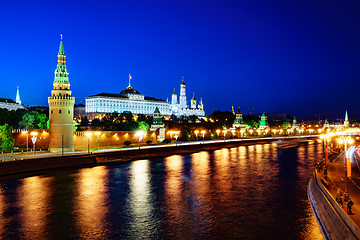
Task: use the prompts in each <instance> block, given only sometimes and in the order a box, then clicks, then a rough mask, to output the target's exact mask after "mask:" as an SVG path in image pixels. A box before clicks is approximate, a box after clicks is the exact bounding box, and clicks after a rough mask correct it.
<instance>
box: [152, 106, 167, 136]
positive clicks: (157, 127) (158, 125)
mask: <svg viewBox="0 0 360 240" xmlns="http://www.w3.org/2000/svg"><path fill="white" fill-rule="evenodd" d="M150 131H154V132H155V139H154V140H155V141H156V140H157V137H156V135H158V136H159V137H158V139H159V141H162V140H164V139H165V127H164V124H163V121H162V119H161V114H160V111H159V108H158V107H156V108H155V111H154V113H153V122H152V124H151V128H150Z"/></svg>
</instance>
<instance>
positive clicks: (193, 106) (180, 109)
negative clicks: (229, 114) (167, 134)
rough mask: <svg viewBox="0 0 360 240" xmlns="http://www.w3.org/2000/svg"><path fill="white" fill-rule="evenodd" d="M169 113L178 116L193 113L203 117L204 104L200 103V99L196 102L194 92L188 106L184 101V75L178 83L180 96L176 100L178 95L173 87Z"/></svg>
mask: <svg viewBox="0 0 360 240" xmlns="http://www.w3.org/2000/svg"><path fill="white" fill-rule="evenodd" d="M170 111H171V115H175V116H177V117H179V116H192V115H195V116H197V117H200V118H203V117H205V111H204V105H203V103H202V99H200V102H199V103H197V100H196V98H195V94H194V95H193V98H192V99H191V100H190V107H189V105H188V103H187V101H186V85H185V83H184V77H183V78H182V82H181V84H180V97H179V102H178V97H177V94H176V92H175V89H174V93H173V94H172V97H171V104H170Z"/></svg>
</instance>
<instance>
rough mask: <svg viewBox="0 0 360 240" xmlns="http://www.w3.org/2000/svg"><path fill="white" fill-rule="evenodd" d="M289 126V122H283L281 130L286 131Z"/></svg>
mask: <svg viewBox="0 0 360 240" xmlns="http://www.w3.org/2000/svg"><path fill="white" fill-rule="evenodd" d="M290 126H291V124H290V123H289V122H286V121H285V122H283V129H288V128H289V127H290Z"/></svg>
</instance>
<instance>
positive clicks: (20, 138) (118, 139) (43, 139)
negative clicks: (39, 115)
mask: <svg viewBox="0 0 360 240" xmlns="http://www.w3.org/2000/svg"><path fill="white" fill-rule="evenodd" d="M26 131H27V132H28V133H26ZM33 132H37V135H36V136H37V140H36V144H35V145H36V151H39V149H42V150H47V149H48V148H49V142H50V136H49V135H50V134H49V132H48V131H46V130H41V129H34V130H25V131H24V129H16V130H14V135H13V136H14V138H15V146H17V147H19V148H20V149H26V139H28V142H29V143H28V149H29V151H31V149H32V147H33V144H32V142H31V140H30V139H31V137H32V136H31V133H33ZM93 133H94V134H92V135H91V136H86V132H74V135H73V137H74V149H75V150H86V149H87V148H88V143H89V147H90V150H94V149H96V148H97V140H98V144H99V149H101V148H103V147H109V146H111V147H122V146H123V143H124V141H126V140H129V141H131V142H132V146H136V145H137V144H138V143H139V137H138V136H136V132H135V131H96V132H93ZM27 134H28V136H26V135H27ZM147 141H152V142H154V141H155V132H147V133H145V135H144V136H143V139H142V141H141V143H142V144H146V142H147ZM60 148H61V145H60ZM60 152H61V151H60Z"/></svg>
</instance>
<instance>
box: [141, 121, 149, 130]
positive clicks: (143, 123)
mask: <svg viewBox="0 0 360 240" xmlns="http://www.w3.org/2000/svg"><path fill="white" fill-rule="evenodd" d="M138 124H139V125H138V128H139V129H140V130H144V131H147V130H149V128H150V126H149V124H147V123H146V122H145V121H141V122H139V123H138Z"/></svg>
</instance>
